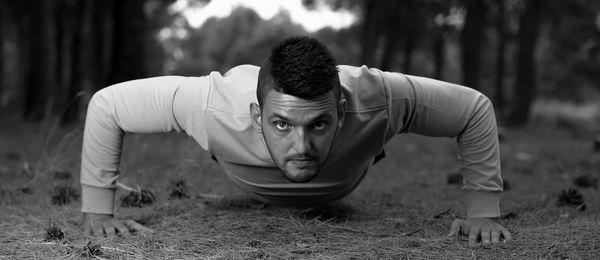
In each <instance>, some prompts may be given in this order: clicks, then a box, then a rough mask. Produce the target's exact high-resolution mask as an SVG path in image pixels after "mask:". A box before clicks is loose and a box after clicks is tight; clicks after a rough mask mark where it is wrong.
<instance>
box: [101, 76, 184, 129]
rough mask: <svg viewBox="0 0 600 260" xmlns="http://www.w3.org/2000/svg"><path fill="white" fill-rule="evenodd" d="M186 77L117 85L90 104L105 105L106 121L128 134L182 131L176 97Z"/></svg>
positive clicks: (154, 79)
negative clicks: (178, 120)
mask: <svg viewBox="0 0 600 260" xmlns="http://www.w3.org/2000/svg"><path fill="white" fill-rule="evenodd" d="M185 79H186V78H185V77H179V76H165V77H155V78H148V79H140V80H133V81H127V82H123V83H119V84H115V85H112V86H109V87H107V88H104V89H102V90H100V91H98V92H97V93H96V94H95V95H94V97H93V98H92V101H91V102H90V106H102V109H104V110H105V111H106V113H107V116H108V117H111V118H112V120H110V118H106V120H110V121H113V122H114V124H115V127H118V128H119V129H122V130H123V131H124V132H127V133H160V132H170V131H178V132H179V131H181V127H180V126H179V124H178V122H177V120H176V119H175V115H174V111H173V100H174V97H175V94H176V92H177V90H178V87H179V86H180V85H181V84H182V83H183V82H184V80H185Z"/></svg>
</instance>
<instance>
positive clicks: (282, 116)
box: [269, 113, 332, 122]
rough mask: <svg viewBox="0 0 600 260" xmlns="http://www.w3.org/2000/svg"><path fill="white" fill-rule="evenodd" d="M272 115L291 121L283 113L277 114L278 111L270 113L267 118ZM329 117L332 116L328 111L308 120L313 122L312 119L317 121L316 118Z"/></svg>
mask: <svg viewBox="0 0 600 260" xmlns="http://www.w3.org/2000/svg"><path fill="white" fill-rule="evenodd" d="M273 117H278V118H281V119H283V120H285V121H291V120H290V119H289V118H288V117H286V116H284V115H281V114H279V113H273V114H272V115H271V116H270V117H269V119H272V118H273ZM331 117H332V116H331V114H330V113H323V114H320V115H319V116H317V117H315V118H313V119H311V120H310V121H311V122H314V121H317V120H319V119H325V118H328V119H329V118H331Z"/></svg>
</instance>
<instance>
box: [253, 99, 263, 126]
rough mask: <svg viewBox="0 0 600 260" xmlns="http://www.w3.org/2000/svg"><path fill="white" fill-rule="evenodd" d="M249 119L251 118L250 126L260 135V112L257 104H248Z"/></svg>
mask: <svg viewBox="0 0 600 260" xmlns="http://www.w3.org/2000/svg"><path fill="white" fill-rule="evenodd" d="M250 117H251V118H252V126H253V127H254V130H256V132H259V133H262V122H261V119H262V118H261V111H260V106H259V105H258V103H254V102H253V103H251V104H250Z"/></svg>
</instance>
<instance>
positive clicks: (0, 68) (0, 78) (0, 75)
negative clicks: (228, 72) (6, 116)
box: [0, 1, 6, 115]
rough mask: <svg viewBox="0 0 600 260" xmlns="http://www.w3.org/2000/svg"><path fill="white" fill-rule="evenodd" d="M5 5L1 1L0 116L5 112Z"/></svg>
mask: <svg viewBox="0 0 600 260" xmlns="http://www.w3.org/2000/svg"><path fill="white" fill-rule="evenodd" d="M5 9H6V7H5V4H4V2H2V1H0V115H1V114H2V112H3V110H4V99H3V98H2V96H3V95H2V94H3V89H4V62H2V61H4V41H5V40H6V39H5V35H6V32H4V19H5V17H6V14H5Z"/></svg>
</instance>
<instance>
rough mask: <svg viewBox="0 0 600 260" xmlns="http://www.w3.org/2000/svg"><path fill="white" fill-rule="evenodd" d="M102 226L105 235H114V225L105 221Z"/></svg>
mask: <svg viewBox="0 0 600 260" xmlns="http://www.w3.org/2000/svg"><path fill="white" fill-rule="evenodd" d="M103 226H104V232H106V236H107V237H111V236H114V235H115V227H113V225H112V224H111V223H106V224H104V225H103Z"/></svg>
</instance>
